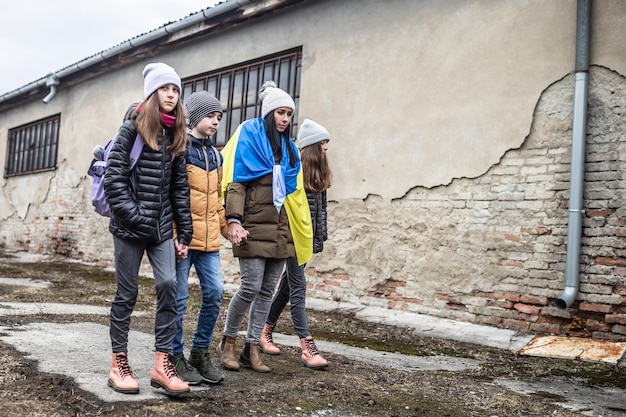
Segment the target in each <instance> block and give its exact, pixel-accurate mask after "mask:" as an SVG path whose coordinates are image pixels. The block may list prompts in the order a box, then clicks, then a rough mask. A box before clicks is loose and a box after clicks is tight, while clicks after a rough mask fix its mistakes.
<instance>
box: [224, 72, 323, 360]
mask: <svg viewBox="0 0 626 417" xmlns="http://www.w3.org/2000/svg"><path fill="white" fill-rule="evenodd" d="M259 97H260V98H261V100H262V102H261V115H262V117H259V118H255V119H250V120H246V121H245V122H243V123H242V124H241V125H239V127H238V128H237V130H236V132H235V134H233V136H232V137H231V138H230V140H229V141H228V143H227V144H226V146H225V147H224V149H222V155H223V156H224V165H223V166H224V176H223V181H222V190H223V191H225V209H226V218H227V220H228V239H229V240H230V241H231V242H232V243H233V255H234V256H235V257H237V258H239V268H240V271H241V285H240V286H239V288H238V289H237V292H236V293H235V294H234V295H233V297H232V299H231V301H230V303H229V305H228V311H227V314H226V323H225V326H224V337H223V339H222V341H221V343H220V344H219V346H218V351H219V353H220V362H221V364H222V367H223V368H224V369H227V370H230V371H238V370H239V367H240V364H241V365H242V366H245V367H249V368H252V369H253V370H254V371H256V372H269V371H270V368H269V367H268V366H266V365H265V364H264V363H263V362H262V360H261V355H260V349H259V340H260V338H261V331H262V330H263V326H264V325H265V320H266V319H267V314H268V311H269V308H270V304H271V302H272V295H273V294H274V289H275V288H276V283H277V281H278V279H279V277H280V274H281V273H282V271H283V268H284V266H285V260H286V259H287V258H290V257H294V256H296V254H299V255H298V256H299V257H300V258H302V259H303V261H302V262H303V263H304V262H306V261H308V259H309V258H310V256H311V255H312V241H311V237H312V230H311V222H310V212H309V210H307V208H306V194H305V192H304V189H303V187H302V185H301V183H300V185H298V184H299V183H298V181H297V180H298V178H300V179H301V171H300V158H299V155H298V150H297V148H296V146H295V144H294V142H293V140H291V137H290V134H289V132H290V128H291V119H292V117H293V114H294V111H295V103H294V101H293V99H292V98H291V96H290V95H289V94H287V93H286V92H285V91H283V90H281V89H280V88H277V87H276V84H275V83H274V82H273V81H270V82H266V83H265V84H264V85H263V86H262V87H261V91H260V93H259ZM295 202H297V203H298V204H294V203H295ZM296 206H297V207H300V208H301V209H300V210H297V209H295V208H294V207H296ZM307 216H308V217H307ZM301 235H302V236H303V238H302V239H300V237H301ZM300 242H302V243H303V244H300ZM307 248H308V249H307ZM248 311H249V312H250V315H249V318H248V331H247V333H246V344H245V347H244V349H243V352H242V353H241V354H240V355H239V357H237V355H236V354H235V342H236V339H237V335H238V333H239V328H240V327H241V325H242V323H243V320H244V318H245V315H246V314H247V313H248Z"/></svg>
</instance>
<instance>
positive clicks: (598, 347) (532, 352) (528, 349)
mask: <svg viewBox="0 0 626 417" xmlns="http://www.w3.org/2000/svg"><path fill="white" fill-rule="evenodd" d="M624 351H626V342H610V341H605V340H592V339H585V338H579V337H560V336H538V337H535V338H534V339H533V340H531V341H530V342H529V343H528V345H526V346H525V347H524V348H523V349H522V350H520V352H519V353H520V354H521V355H527V356H542V357H547V358H563V359H580V360H585V361H596V362H607V363H611V364H614V365H615V364H617V363H618V362H619V361H620V359H621V358H622V357H623V356H624Z"/></svg>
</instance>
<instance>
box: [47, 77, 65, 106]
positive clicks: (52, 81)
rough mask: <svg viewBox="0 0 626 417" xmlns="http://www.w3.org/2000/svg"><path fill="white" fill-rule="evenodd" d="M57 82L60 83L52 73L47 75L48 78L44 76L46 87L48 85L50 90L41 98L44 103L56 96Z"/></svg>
mask: <svg viewBox="0 0 626 417" xmlns="http://www.w3.org/2000/svg"><path fill="white" fill-rule="evenodd" d="M59 84H61V82H60V81H59V79H58V78H57V76H56V75H54V74H50V75H48V78H46V87H50V92H49V93H48V95H47V96H45V97H44V98H43V100H42V101H43V102H44V104H48V103H50V100H52V99H53V98H54V96H56V94H57V86H58V85H59Z"/></svg>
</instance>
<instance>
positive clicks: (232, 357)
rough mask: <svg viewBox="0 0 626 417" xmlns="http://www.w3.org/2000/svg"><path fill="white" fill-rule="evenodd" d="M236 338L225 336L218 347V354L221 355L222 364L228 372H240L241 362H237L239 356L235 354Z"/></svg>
mask: <svg viewBox="0 0 626 417" xmlns="http://www.w3.org/2000/svg"><path fill="white" fill-rule="evenodd" d="M236 340H237V339H236V338H234V337H229V336H224V337H222V341H221V342H220V344H219V345H217V352H218V353H219V354H220V363H221V364H222V368H224V369H226V370H227V371H238V370H239V361H237V355H236V354H235V342H236Z"/></svg>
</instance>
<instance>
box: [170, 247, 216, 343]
mask: <svg viewBox="0 0 626 417" xmlns="http://www.w3.org/2000/svg"><path fill="white" fill-rule="evenodd" d="M191 265H193V266H194V268H195V269H196V273H197V274H198V279H199V280H200V288H201V289H202V304H201V305H200V312H199V313H198V323H197V325H196V330H195V332H194V335H193V342H192V345H191V349H192V350H206V349H208V348H209V345H210V344H211V339H212V338H213V329H214V328H215V322H216V321H217V317H218V316H219V313H220V307H221V305H222V299H223V297H224V283H223V282H222V268H221V265H220V254H219V252H203V251H198V250H190V251H189V253H188V254H187V258H186V259H183V260H182V261H180V262H179V263H178V264H177V265H176V280H177V282H178V295H177V296H176V310H177V311H178V317H177V319H176V337H175V338H174V343H173V350H174V355H179V354H181V353H183V345H184V343H183V316H184V315H185V312H186V311H187V299H189V270H190V269H191Z"/></svg>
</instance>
